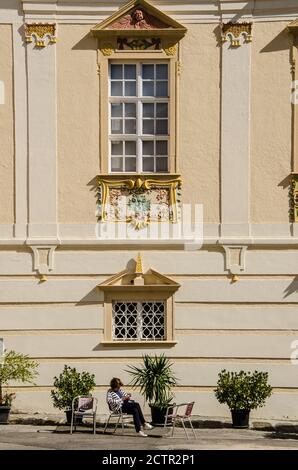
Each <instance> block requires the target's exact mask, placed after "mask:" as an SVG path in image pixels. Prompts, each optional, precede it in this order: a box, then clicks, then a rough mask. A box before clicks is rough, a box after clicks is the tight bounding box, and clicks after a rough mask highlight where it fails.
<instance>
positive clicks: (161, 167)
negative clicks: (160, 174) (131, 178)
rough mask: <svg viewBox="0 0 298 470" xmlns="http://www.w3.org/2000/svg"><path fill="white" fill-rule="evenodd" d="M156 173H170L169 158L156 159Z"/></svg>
mask: <svg viewBox="0 0 298 470" xmlns="http://www.w3.org/2000/svg"><path fill="white" fill-rule="evenodd" d="M156 171H168V159H167V157H157V158H156Z"/></svg>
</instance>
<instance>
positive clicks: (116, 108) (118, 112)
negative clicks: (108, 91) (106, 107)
mask: <svg viewBox="0 0 298 470" xmlns="http://www.w3.org/2000/svg"><path fill="white" fill-rule="evenodd" d="M111 116H112V117H122V104H111Z"/></svg>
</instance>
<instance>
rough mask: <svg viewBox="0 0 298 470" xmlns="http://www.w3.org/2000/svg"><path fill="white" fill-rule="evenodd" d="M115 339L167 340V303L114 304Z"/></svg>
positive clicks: (119, 302)
mask: <svg viewBox="0 0 298 470" xmlns="http://www.w3.org/2000/svg"><path fill="white" fill-rule="evenodd" d="M113 339H115V340H117V341H133V340H139V341H140V340H141V341H149V340H150V341H163V340H165V302H163V301H154V302H152V301H151V302H124V301H117V302H113Z"/></svg>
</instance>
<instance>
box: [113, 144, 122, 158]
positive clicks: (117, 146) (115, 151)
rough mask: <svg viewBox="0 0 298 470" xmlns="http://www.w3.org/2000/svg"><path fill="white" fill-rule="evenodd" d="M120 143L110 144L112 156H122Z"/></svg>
mask: <svg viewBox="0 0 298 470" xmlns="http://www.w3.org/2000/svg"><path fill="white" fill-rule="evenodd" d="M122 150H123V145H122V142H112V155H122Z"/></svg>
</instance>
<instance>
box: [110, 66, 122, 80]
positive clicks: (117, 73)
mask: <svg viewBox="0 0 298 470" xmlns="http://www.w3.org/2000/svg"><path fill="white" fill-rule="evenodd" d="M122 70H123V69H122V65H121V64H111V79H112V80H115V79H121V78H123V76H122V73H123V72H122Z"/></svg>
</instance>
